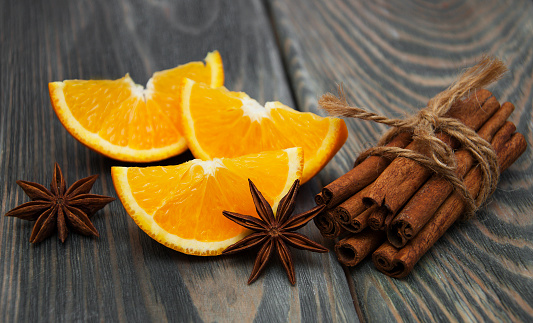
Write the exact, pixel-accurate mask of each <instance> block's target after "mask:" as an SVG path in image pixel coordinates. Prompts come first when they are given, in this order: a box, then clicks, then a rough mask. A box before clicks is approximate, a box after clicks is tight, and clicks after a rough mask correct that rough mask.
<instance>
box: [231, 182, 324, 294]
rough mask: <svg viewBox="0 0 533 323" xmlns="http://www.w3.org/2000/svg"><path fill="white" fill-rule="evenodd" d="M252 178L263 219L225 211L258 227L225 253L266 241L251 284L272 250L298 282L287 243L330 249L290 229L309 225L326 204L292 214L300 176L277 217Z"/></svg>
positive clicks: (243, 221) (242, 222) (316, 250)
mask: <svg viewBox="0 0 533 323" xmlns="http://www.w3.org/2000/svg"><path fill="white" fill-rule="evenodd" d="M248 182H249V183H250V192H251V193H252V198H253V201H254V204H255V208H256V210H257V214H258V215H259V217H260V218H261V219H258V218H255V217H253V216H249V215H242V214H238V213H234V212H228V211H224V212H223V214H224V215H225V216H226V217H227V218H228V219H230V220H232V221H234V222H236V223H237V224H240V225H242V226H243V227H246V228H248V229H251V230H253V231H255V233H252V234H250V235H249V236H247V237H246V238H244V239H242V240H240V241H238V242H237V243H235V244H233V245H231V246H229V247H228V248H226V249H225V250H224V251H223V252H222V254H233V253H236V252H239V251H243V250H247V249H250V248H253V247H255V246H258V245H261V244H262V247H261V249H260V250H259V253H258V254H257V258H256V259H255V264H254V268H253V269H252V273H251V275H250V278H249V279H248V284H251V283H252V282H254V281H255V280H256V279H257V278H258V277H259V274H260V273H261V271H262V270H263V269H264V268H265V265H266V264H267V262H268V261H269V260H270V258H272V254H273V253H277V254H278V257H279V259H280V260H281V263H282V264H283V268H285V271H286V272H287V275H288V276H289V281H290V282H291V284H293V285H294V284H295V283H296V277H295V275H294V264H293V261H292V257H291V253H290V251H289V248H288V247H287V244H288V245H291V246H293V247H295V248H298V249H305V250H310V251H314V252H328V249H326V248H325V247H323V246H321V245H320V244H318V243H316V242H314V241H312V240H310V239H309V238H307V237H306V236H304V235H302V234H300V233H296V232H290V231H294V230H297V229H299V228H301V227H303V226H304V225H306V224H307V222H309V221H311V220H312V219H313V218H314V217H315V216H316V215H317V214H319V213H320V212H321V211H322V210H323V209H324V207H325V205H319V206H317V207H315V208H313V209H311V210H309V211H307V212H304V213H300V214H298V215H295V216H292V217H290V215H291V213H292V212H293V211H294V205H295V202H296V193H297V192H298V188H299V187H300V181H299V180H296V181H295V182H294V184H293V185H292V187H291V189H290V190H289V192H288V193H287V195H285V196H284V197H283V199H282V200H281V201H280V202H279V205H278V209H277V212H276V217H274V213H273V212H272V207H271V206H270V204H269V203H268V202H267V201H266V200H265V198H264V197H263V195H262V194H261V192H259V190H258V189H257V188H256V187H255V185H254V183H253V182H252V181H251V180H248Z"/></svg>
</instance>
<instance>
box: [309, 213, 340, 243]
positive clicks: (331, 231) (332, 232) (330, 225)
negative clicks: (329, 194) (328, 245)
mask: <svg viewBox="0 0 533 323" xmlns="http://www.w3.org/2000/svg"><path fill="white" fill-rule="evenodd" d="M313 221H314V222H315V225H316V227H317V228H318V230H319V231H320V233H321V234H322V236H323V237H324V238H326V239H335V238H337V237H339V236H341V235H342V234H344V233H345V232H346V230H345V229H344V228H342V227H341V226H340V225H339V223H338V222H337V221H335V220H333V217H332V215H331V213H330V212H329V211H322V212H321V213H320V214H318V215H317V216H315V218H314V219H313Z"/></svg>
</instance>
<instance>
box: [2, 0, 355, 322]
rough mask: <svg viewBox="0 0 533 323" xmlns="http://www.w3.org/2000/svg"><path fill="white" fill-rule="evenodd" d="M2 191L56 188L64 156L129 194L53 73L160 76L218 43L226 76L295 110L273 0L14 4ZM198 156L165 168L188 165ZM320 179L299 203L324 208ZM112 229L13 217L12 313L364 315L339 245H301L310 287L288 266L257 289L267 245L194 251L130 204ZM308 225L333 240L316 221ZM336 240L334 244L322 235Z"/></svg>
mask: <svg viewBox="0 0 533 323" xmlns="http://www.w3.org/2000/svg"><path fill="white" fill-rule="evenodd" d="M0 12H1V15H2V19H1V20H0V42H1V47H0V62H1V63H0V85H1V86H0V91H1V92H0V106H1V110H0V113H1V128H0V129H1V130H0V131H1V132H0V145H1V149H0V151H1V152H0V174H1V175H0V176H1V178H2V181H1V184H0V196H1V198H2V207H1V210H0V213H1V214H2V215H3V214H5V213H6V212H7V211H8V210H10V209H11V208H13V207H15V206H17V205H19V204H21V203H23V202H26V201H28V200H29V199H28V197H26V196H25V195H24V193H23V192H22V190H21V189H20V188H19V187H18V186H17V185H16V183H15V181H16V180H17V179H23V180H29V181H35V182H39V183H43V184H45V185H46V186H48V183H49V182H50V181H51V178H52V170H53V165H54V162H58V163H59V165H60V166H61V167H62V169H63V172H64V175H65V177H66V179H67V181H68V183H69V184H72V183H73V182H74V181H75V180H76V179H79V178H82V177H85V176H88V175H90V174H99V175H100V179H99V180H98V181H97V183H96V185H95V187H94V188H93V192H95V193H98V194H105V195H111V196H116V193H115V191H114V189H113V185H112V181H111V177H110V167H111V166H113V165H126V164H123V163H120V162H117V161H114V160H111V159H108V158H105V157H103V156H101V155H99V154H97V153H95V152H93V151H91V150H89V149H87V148H85V147H84V146H83V145H81V144H80V143H79V142H77V141H76V140H75V139H74V138H73V137H72V136H70V135H69V134H68V133H67V132H66V131H65V129H64V128H63V126H62V125H61V124H60V122H59V120H58V119H57V117H56V116H55V114H54V112H53V110H52V107H51V105H50V101H49V95H48V88H47V86H48V82H51V81H58V80H64V79H74V78H79V79H91V78H109V79H116V78H119V77H122V76H123V75H124V74H126V73H128V72H129V73H130V75H131V76H132V78H133V79H134V80H135V81H136V82H137V83H138V84H146V82H147V81H148V79H149V77H150V76H151V74H152V73H153V72H155V71H158V70H161V69H166V68H171V67H174V66H176V65H178V64H182V63H186V62H188V61H191V60H196V61H197V60H202V59H203V58H204V57H205V55H206V54H207V52H209V51H212V50H215V49H218V50H219V51H220V53H221V55H222V58H223V61H224V67H225V73H226V85H227V87H228V88H230V89H232V90H242V91H246V92H247V93H248V94H249V95H250V96H252V97H255V98H257V99H258V100H259V101H260V102H265V101H270V100H280V101H283V102H285V103H287V104H288V105H291V106H294V102H293V99H292V97H291V91H290V86H289V85H288V82H287V78H286V73H285V71H284V69H283V66H282V63H281V62H282V60H281V57H280V51H279V49H278V48H277V45H276V42H275V38H274V36H273V32H272V28H271V24H270V22H269V19H268V15H267V13H266V7H265V5H264V4H263V3H262V2H261V1H220V2H218V1H217V2H213V1H180V2H176V1H134V0H132V1H103V0H102V1H46V2H35V1H29V0H24V1H2V2H1V4H0ZM191 158H192V155H191V154H190V153H189V152H187V153H185V154H183V155H181V156H178V157H175V158H172V159H169V160H165V161H163V162H161V163H156V164H179V163H181V162H183V161H185V160H188V159H191ZM318 189H320V188H319V186H318V184H317V183H316V181H313V182H310V183H309V184H306V185H304V186H303V187H302V191H301V194H300V196H299V201H298V205H297V211H304V210H306V209H309V208H311V207H312V206H313V205H314V203H313V202H312V198H311V197H312V196H313V194H314V193H315V192H316V191H317V190H318ZM93 223H94V225H95V227H96V228H97V230H98V231H99V233H100V238H98V239H93V238H88V237H83V236H80V235H75V234H72V235H70V236H69V237H68V238H67V241H66V242H65V243H64V244H61V243H60V242H59V240H58V239H57V236H52V237H51V238H49V239H47V240H45V241H44V242H42V243H40V244H38V245H31V244H30V243H29V241H28V240H29V237H30V233H31V228H32V223H30V222H26V221H22V220H20V219H16V218H8V217H4V216H1V217H0V321H1V322H38V321H41V322H55V321H64V322H72V321H91V322H92V321H108V322H115V321H119V322H148V321H153V322H165V321H172V322H183V321H206V322H212V321H221V322H224V321H236V322H239V321H251V320H257V321H268V322H284V321H288V320H290V321H306V322H309V321H315V320H320V321H357V315H356V312H355V308H354V306H353V302H352V299H351V296H350V292H349V289H348V288H349V286H348V285H347V284H346V281H345V275H344V272H343V269H342V268H341V266H340V265H339V264H338V263H337V262H336V260H335V258H334V255H333V253H330V254H311V253H304V252H303V251H300V250H295V251H294V253H293V255H294V258H295V259H294V262H295V266H296V276H297V281H298V282H297V286H296V287H292V286H291V285H290V283H289V282H288V279H287V277H286V275H285V272H284V271H283V269H282V266H281V264H280V263H279V262H278V263H274V264H273V265H272V266H270V267H269V268H267V270H266V271H265V273H264V275H263V276H262V277H261V278H260V279H259V280H258V281H257V282H256V283H254V284H253V285H251V286H248V285H246V281H247V279H248V276H249V274H250V271H251V269H252V267H253V258H254V257H253V256H254V255H253V254H249V255H247V256H246V255H244V256H242V255H241V256H234V257H207V258H203V257H193V256H187V255H184V254H181V253H179V252H176V251H174V250H171V249H169V248H166V247H164V246H162V245H160V244H159V243H157V242H155V241H154V240H152V239H151V238H149V237H148V235H146V234H145V233H144V232H142V231H141V230H140V229H139V228H138V227H137V225H135V223H134V222H133V220H132V219H131V218H130V217H129V216H128V215H127V214H126V212H125V210H124V208H123V207H122V205H121V204H120V202H119V201H115V202H113V203H112V204H110V205H109V206H108V207H106V208H105V209H104V210H102V211H100V212H99V213H97V215H95V216H94V218H93ZM304 231H305V233H307V234H308V235H309V236H311V237H312V238H313V239H314V240H317V241H322V239H321V236H320V234H319V233H318V231H317V230H316V228H314V227H312V226H308V227H306V228H305V229H304ZM322 242H323V241H322Z"/></svg>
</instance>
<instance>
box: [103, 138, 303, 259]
mask: <svg viewBox="0 0 533 323" xmlns="http://www.w3.org/2000/svg"><path fill="white" fill-rule="evenodd" d="M302 164H303V156H302V149H301V148H290V149H286V150H277V151H269V152H262V153H259V154H251V155H247V156H241V157H237V158H222V159H214V160H212V161H201V160H197V159H195V160H192V161H189V162H186V163H184V164H181V165H177V166H156V167H146V168H139V167H112V169H111V174H112V177H113V183H114V185H115V189H116V191H117V193H118V196H119V198H120V200H121V201H122V204H123V205H124V207H125V208H126V211H127V212H128V214H129V215H130V216H131V217H132V218H133V219H134V220H135V222H136V223H137V224H138V225H139V227H140V228H141V229H142V230H144V231H145V232H146V233H147V234H148V235H150V236H151V237H152V238H154V239H155V240H156V241H158V242H160V243H162V244H164V245H166V246H168V247H170V248H173V249H175V250H178V251H181V252H184V253H188V254H193V255H217V254H220V253H221V252H222V250H224V249H225V248H226V247H228V246H229V245H231V244H232V243H235V242H236V241H238V240H240V239H241V238H243V237H244V236H245V235H247V234H248V233H249V232H248V230H246V229H244V228H243V227H241V226H239V225H237V224H235V223H234V222H232V221H230V220H228V219H226V218H225V217H224V216H223V215H222V211H223V210H228V211H233V212H237V213H242V214H248V215H253V216H257V214H256V211H255V206H254V204H253V201H252V198H251V195H250V191H249V188H248V179H251V180H252V181H253V182H254V183H255V184H256V186H257V187H258V189H259V190H261V192H262V193H263V195H264V196H265V198H266V199H267V201H268V202H269V203H271V205H272V206H273V208H274V210H275V208H276V207H277V204H278V202H279V200H281V198H282V197H283V196H284V195H285V194H286V192H287V191H288V190H289V188H290V186H291V185H292V183H293V182H294V181H295V180H296V179H299V178H300V177H301V174H302Z"/></svg>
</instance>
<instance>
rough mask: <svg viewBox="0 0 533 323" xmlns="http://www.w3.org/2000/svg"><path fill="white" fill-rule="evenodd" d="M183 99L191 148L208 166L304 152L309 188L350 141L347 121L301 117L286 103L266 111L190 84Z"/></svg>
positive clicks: (242, 97)
mask: <svg viewBox="0 0 533 323" xmlns="http://www.w3.org/2000/svg"><path fill="white" fill-rule="evenodd" d="M181 98H182V102H181V108H182V121H183V130H184V132H185V137H186V139H187V145H188V146H189V149H190V150H191V151H192V153H193V155H194V156H195V157H196V158H200V159H203V160H209V159H212V158H215V157H235V156H241V155H245V154H251V153H257V152H261V151H266V150H275V149H285V148H289V147H302V148H303V150H304V159H305V162H304V169H303V175H302V183H304V182H306V181H308V180H309V179H311V178H312V177H313V176H314V175H316V174H317V173H318V172H319V171H320V170H321V169H322V168H323V167H324V166H325V165H326V164H327V163H328V162H329V161H330V160H331V158H333V156H334V155H335V154H336V153H337V151H338V150H339V149H340V148H341V147H342V145H343V144H344V142H345V141H346V138H347V137H348V131H347V129H346V124H345V123H344V121H343V120H341V119H337V118H331V117H326V118H323V117H320V116H318V115H316V114H313V113H309V112H307V113H302V112H298V111H296V110H293V109H291V108H289V107H287V106H285V105H283V104H281V103H280V102H268V103H267V104H266V105H265V107H263V106H261V105H260V104H259V103H258V102H257V101H255V100H254V99H252V98H250V97H249V96H248V95H246V94H245V93H242V92H230V91H228V90H227V89H225V88H223V87H220V88H216V89H214V88H210V87H209V86H207V85H205V84H201V83H198V82H195V81H194V80H190V79H186V80H185V81H184V85H183V87H182V97H181Z"/></svg>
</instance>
